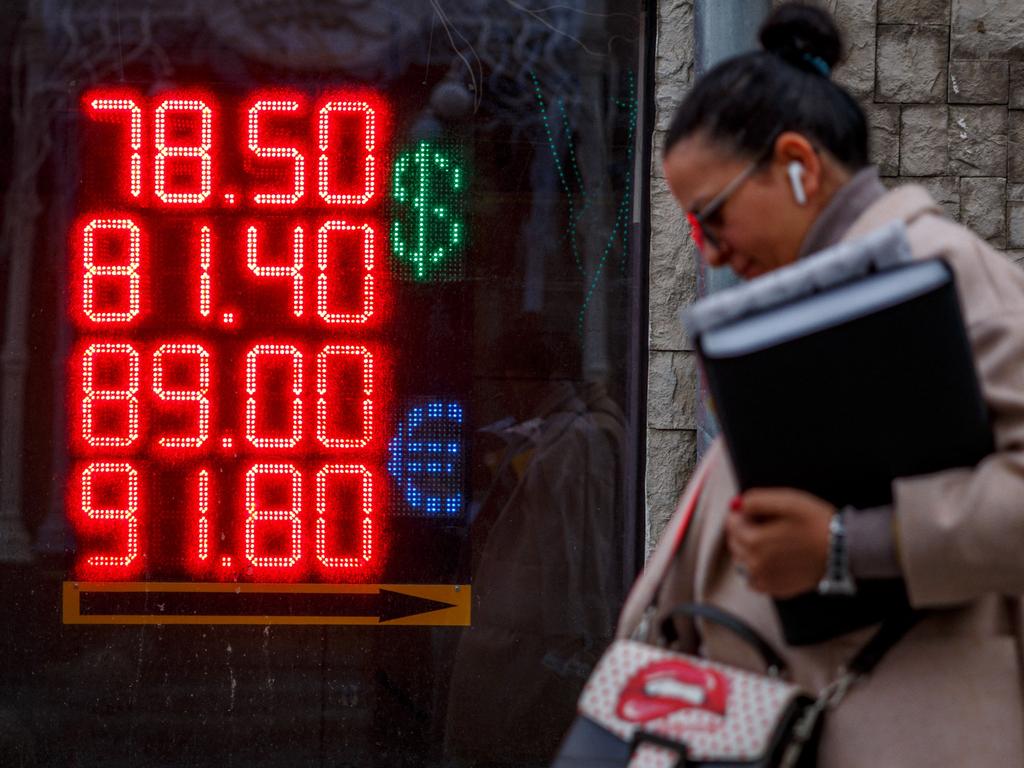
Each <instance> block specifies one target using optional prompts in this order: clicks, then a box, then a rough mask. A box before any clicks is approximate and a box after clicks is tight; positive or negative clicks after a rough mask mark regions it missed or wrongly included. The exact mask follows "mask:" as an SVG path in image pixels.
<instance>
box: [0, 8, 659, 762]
mask: <svg viewBox="0 0 1024 768" xmlns="http://www.w3.org/2000/svg"><path fill="white" fill-rule="evenodd" d="M645 14H646V11H643V10H642V4H641V3H640V2H638V0H608V1H607V2H603V3H596V4H595V3H591V2H583V1H582V0H576V1H572V2H568V3H559V4H541V3H536V2H530V3H513V2H497V1H491V2H488V0H460V1H459V2H427V1H422V2H420V1H419V0H417V1H415V2H413V1H410V2H402V3H394V2H387V1H386V0H365V1H364V2H347V1H342V0H337V1H336V2H298V3H288V4H283V3H279V2H269V0H256V1H249V2H241V1H240V0H239V1H238V2H218V3H192V2H184V3H157V2H142V1H138V0H136V1H135V2H123V1H122V2H110V1H109V0H94V1H91V2H77V1H76V2H72V0H50V1H49V2H43V3H25V4H19V5H18V6H17V8H15V10H14V23H13V24H12V26H11V27H10V31H9V32H5V33H4V36H3V37H2V39H0V46H2V48H0V61H2V67H3V71H2V72H0V76H2V80H3V82H4V83H11V84H12V86H11V87H10V89H9V90H5V91H4V92H3V100H4V110H3V114H4V117H3V118H2V123H0V135H2V137H3V138H4V139H5V145H6V146H7V147H9V148H10V149H9V151H8V152H6V153H4V155H5V156H4V160H3V164H2V165H0V178H2V180H3V185H2V186H3V188H4V189H5V190H7V192H6V199H5V208H4V214H3V216H4V218H3V234H2V238H3V239H2V246H0V248H2V250H0V253H2V258H3V262H2V281H3V282H2V285H0V289H2V290H3V291H4V302H5V313H4V317H3V318H2V320H0V322H2V325H0V330H2V333H3V345H2V356H3V359H2V361H0V362H2V370H3V401H2V408H3V411H2V419H0V430H2V434H0V471H2V477H0V479H2V484H0V494H2V504H0V570H2V571H3V573H4V575H5V583H6V589H5V590H4V591H3V595H2V597H0V604H2V606H3V616H4V621H3V630H2V631H0V647H2V656H0V658H2V661H0V693H2V697H0V699H2V702H3V703H2V704H0V754H3V755H15V756H16V758H15V764H18V761H19V760H21V761H22V762H23V763H25V764H44V765H98V764H104V765H109V766H118V765H125V766H129V765H132V766H135V765H175V766H207V765H209V766H214V765H216V766H223V765H226V764H235V763H237V764H252V765H289V766H290V765H311V764H320V765H352V766H401V765H408V766H486V765H495V766H513V765H515V766H522V765H545V764H546V763H547V761H548V759H549V758H550V756H551V753H552V750H553V749H554V748H555V746H556V745H557V742H558V740H559V738H560V736H561V734H562V733H563V732H564V730H565V728H566V727H567V725H568V723H569V722H570V720H571V718H572V716H573V714H574V710H575V701H576V698H577V696H578V694H579V690H580V688H581V686H582V684H583V682H584V681H585V680H586V678H587V676H588V674H589V672H590V670H591V668H592V666H593V664H594V663H595V662H596V660H597V658H598V657H599V656H600V654H601V652H602V650H603V649H604V647H605V646H606V645H607V643H608V642H609V640H610V637H611V632H612V629H613V625H614V621H615V618H616V615H617V612H618V609H619V607H620V606H621V603H622V600H623V598H624V591H625V589H626V587H627V586H628V584H629V583H630V581H631V580H632V576H633V574H634V573H635V569H636V567H637V563H636V549H637V547H636V541H637V539H636V531H637V529H638V525H639V521H638V515H639V514H640V510H638V508H637V485H638V481H637V476H638V460H639V457H638V455H637V449H636V446H637V445H639V440H638V439H637V434H638V429H639V428H640V427H642V425H640V424H638V423H637V422H636V415H637V414H638V413H640V412H641V406H642V401H641V398H642V390H641V388H640V387H639V386H638V383H637V382H639V381H641V379H642V377H641V376H640V375H639V373H638V371H639V370H640V369H639V365H640V361H641V360H642V350H641V349H640V348H639V347H638V344H637V342H638V341H643V340H644V338H645V334H644V333H642V332H641V331H640V330H639V329H641V327H642V326H641V323H642V322H643V320H642V318H643V317H644V316H645V312H644V311H643V308H642V305H641V300H642V299H641V297H642V296H643V290H642V286H641V285H640V284H639V283H638V281H637V279H636V276H637V275H642V274H644V268H643V263H644V260H645V258H646V255H645V252H646V246H645V244H644V243H642V242H641V241H640V238H639V233H640V231H641V211H642V204H641V200H640V197H639V191H640V190H641V189H642V186H643V184H644V181H645V179H644V173H643V172H639V171H638V169H642V168H645V167H646V160H645V159H644V158H642V157H638V153H640V151H641V147H642V142H641V141H640V139H639V137H641V136H642V135H643V129H644V127H643V125H641V116H642V115H643V114H644V108H643V104H642V96H641V94H642V93H643V91H644V88H643V78H644V71H643V67H642V56H643V53H642V51H643V39H642V38H643V33H644V29H645Z"/></svg>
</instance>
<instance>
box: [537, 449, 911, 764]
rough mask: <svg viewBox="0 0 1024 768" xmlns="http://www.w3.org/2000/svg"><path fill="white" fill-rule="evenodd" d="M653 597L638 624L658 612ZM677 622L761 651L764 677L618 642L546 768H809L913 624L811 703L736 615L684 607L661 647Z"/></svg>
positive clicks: (663, 632)
mask: <svg viewBox="0 0 1024 768" xmlns="http://www.w3.org/2000/svg"><path fill="white" fill-rule="evenodd" d="M707 472H708V468H707V466H705V468H704V472H703V474H702V475H701V476H700V477H698V478H697V479H696V480H695V488H694V491H693V492H692V493H691V494H690V498H689V499H688V502H687V504H686V507H685V509H684V510H683V518H682V524H681V527H680V531H679V532H678V534H677V536H676V540H675V544H674V548H675V552H674V554H673V556H676V555H678V552H679V550H680V549H681V548H682V545H683V542H684V540H685V536H686V529H687V528H688V527H689V521H690V520H691V519H692V517H693V513H694V511H695V509H696V506H697V500H698V498H699V497H700V493H701V486H702V485H703V481H704V478H705V477H706V475H707ZM658 591H659V590H655V593H654V597H653V599H652V601H651V603H650V605H649V606H648V609H647V611H646V613H645V622H644V624H646V622H647V619H649V617H650V616H652V615H653V614H654V611H655V610H656V606H657V602H658ZM677 616H689V617H693V618H699V619H703V620H705V621H711V622H714V623H716V624H719V625H721V626H722V627H725V628H726V629H728V630H731V631H732V632H733V633H734V634H736V635H737V636H738V637H740V638H741V639H743V640H744V641H746V642H747V643H748V644H750V645H751V646H753V647H754V648H755V649H756V650H757V651H758V653H759V654H760V656H761V658H762V659H763V660H764V663H765V667H766V668H767V669H768V672H769V674H768V675H762V674H758V673H754V672H749V671H747V670H743V669H740V668H738V667H732V666H729V665H726V664H720V663H717V662H713V661H709V660H707V659H702V658H700V657H699V656H693V655H690V654H684V653H679V652H676V651H672V650H670V649H668V648H666V647H662V646H657V645H651V644H648V643H642V642H638V641H636V640H617V641H615V642H614V643H613V644H612V645H611V647H610V648H609V649H608V650H607V651H606V652H605V654H604V656H602V657H601V660H600V662H599V663H598V665H597V668H596V669H595V670H594V673H593V674H592V675H591V676H590V679H589V680H588V681H587V684H586V686H585V687H584V689H583V693H582V695H581V696H580V700H579V706H578V715H577V717H576V720H575V721H574V722H573V724H572V726H571V727H570V729H569V731H568V733H567V734H566V736H565V738H564V739H563V741H562V744H561V747H560V748H559V751H558V754H557V756H556V757H555V759H554V762H553V763H552V765H551V768H684V767H689V768H701V767H703V766H706V767H707V768H712V766H714V768H813V766H815V765H816V764H817V749H818V740H819V738H820V735H821V727H822V723H823V720H822V717H823V715H824V714H825V711H826V710H827V709H829V708H831V707H834V706H836V705H837V704H839V702H840V701H841V700H842V698H843V697H844V696H845V695H846V692H847V690H848V689H849V687H850V686H851V685H852V684H854V683H855V682H856V681H857V680H858V679H859V678H860V677H862V676H863V675H866V674H868V673H869V672H870V671H871V670H872V669H873V668H874V667H875V665H876V664H877V663H878V662H879V661H881V659H882V656H884V655H885V653H886V652H887V651H888V650H889V649H890V648H891V647H892V646H893V645H895V644H896V643H897V642H898V641H899V639H900V638H901V637H903V635H904V634H906V632H907V631H908V630H909V629H910V628H911V627H912V626H913V625H914V623H916V621H917V618H918V617H917V615H916V614H914V613H911V614H909V615H902V616H898V617H894V618H891V619H887V620H886V621H885V622H883V623H882V625H881V626H880V627H879V629H878V631H877V632H876V633H875V634H874V635H873V636H872V638H871V639H870V640H869V641H868V642H867V644H866V645H865V646H864V647H863V648H861V650H860V651H859V652H858V653H857V655H856V656H854V658H853V659H852V660H851V661H850V662H849V663H848V664H847V665H846V668H845V671H843V673H842V674H841V675H840V676H839V677H837V678H836V679H835V680H834V681H833V682H832V683H830V684H829V685H828V686H826V687H825V689H824V690H822V691H821V692H820V694H819V695H818V696H817V698H813V697H811V696H808V695H807V694H806V693H805V692H804V691H803V690H802V689H800V688H799V687H798V686H796V685H794V684H792V683H790V682H787V681H786V680H785V679H784V677H783V676H784V674H785V671H786V664H785V661H784V660H783V659H782V658H781V657H780V656H779V654H778V653H776V652H775V650H774V649H773V648H772V647H771V645H770V644H769V643H768V642H767V641H766V640H764V638H762V637H761V636H760V635H759V634H758V633H757V632H756V631H755V630H754V629H753V628H752V627H750V626H749V625H747V624H746V623H745V622H743V621H742V620H741V619H739V618H738V617H736V616H734V615H732V614H730V613H727V612H726V611H723V610H721V609H720V608H717V607H715V606H712V605H706V604H696V603H684V604H682V605H679V606H677V607H676V608H675V609H673V610H672V611H671V612H669V613H668V614H667V615H666V616H665V617H664V618H663V620H662V622H661V625H660V627H659V629H660V636H661V638H662V639H663V642H665V643H666V644H667V643H668V642H672V641H674V640H675V638H676V632H675V623H674V620H675V618H676V617H677ZM641 627H643V625H641ZM638 634H639V635H640V636H644V635H645V634H646V633H645V632H644V631H643V629H640V631H639V632H638Z"/></svg>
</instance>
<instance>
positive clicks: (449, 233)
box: [391, 141, 465, 280]
mask: <svg viewBox="0 0 1024 768" xmlns="http://www.w3.org/2000/svg"><path fill="white" fill-rule="evenodd" d="M391 178H392V189H393V194H394V198H395V200H396V201H397V202H399V203H403V204H404V205H406V206H408V207H409V208H410V209H411V211H410V215H408V216H406V217H403V218H404V219H405V220H404V221H403V220H402V218H399V217H396V218H395V221H394V222H393V223H392V225H391V247H392V250H393V252H394V254H395V256H396V257H397V258H399V259H401V260H403V261H407V262H408V263H409V265H410V266H411V267H412V271H413V276H414V277H415V278H416V279H417V280H425V279H427V278H428V277H429V275H430V273H431V272H433V271H436V270H438V269H439V268H441V267H442V266H444V265H445V264H446V263H447V262H448V261H450V259H451V258H452V256H453V255H454V254H455V253H456V252H457V251H458V249H459V247H460V246H461V245H462V241H463V237H464V232H465V223H464V222H463V221H462V220H461V219H460V218H459V216H458V215H456V214H455V213H454V212H453V208H454V209H455V210H458V207H459V206H458V203H459V202H460V197H461V192H462V186H463V173H462V168H461V167H460V166H459V165H458V164H456V163H455V162H454V160H452V158H451V157H449V156H448V155H447V154H445V153H444V152H441V151H439V150H438V149H436V148H434V147H433V146H431V144H430V142H427V141H421V142H420V143H419V144H417V145H416V147H415V149H411V150H408V151H406V152H403V153H402V154H400V155H399V156H398V162H396V163H395V169H394V173H393V174H392V177H391Z"/></svg>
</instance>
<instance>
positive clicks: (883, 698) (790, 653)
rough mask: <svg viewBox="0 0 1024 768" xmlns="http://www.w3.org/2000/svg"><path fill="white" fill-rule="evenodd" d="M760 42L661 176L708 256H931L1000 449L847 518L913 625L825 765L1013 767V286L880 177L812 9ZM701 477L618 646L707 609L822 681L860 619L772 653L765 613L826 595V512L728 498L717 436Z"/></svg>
mask: <svg viewBox="0 0 1024 768" xmlns="http://www.w3.org/2000/svg"><path fill="white" fill-rule="evenodd" d="M761 42H762V46H763V48H764V50H762V51H758V52H755V53H750V54H746V55H743V56H740V57H737V58H735V59H732V60H730V61H727V62H725V63H723V64H721V65H719V66H718V67H716V68H715V69H713V70H712V71H711V72H709V73H708V74H707V75H706V76H705V77H704V78H703V79H702V80H701V81H700V82H698V83H697V85H696V86H695V88H694V89H693V91H692V92H691V93H690V94H689V96H688V97H687V99H686V100H685V102H684V103H683V104H682V106H681V107H680V109H679V112H678V113H677V115H676V116H675V119H674V121H673V123H672V125H671V127H670V130H669V133H668V136H667V141H666V150H665V156H664V167H665V175H666V178H667V180H668V183H669V186H670V187H671V189H672V192H673V194H674V195H675V197H676V199H677V200H678V202H679V204H680V206H681V208H682V209H683V211H685V212H686V213H687V214H688V216H689V218H690V221H691V226H692V227H693V234H694V238H695V240H696V241H697V243H698V246H699V247H700V249H701V251H702V253H703V256H704V258H706V259H707V261H708V263H709V264H711V265H712V266H729V267H730V268H732V269H733V270H734V271H735V272H736V273H737V274H739V275H740V276H741V277H743V278H748V279H749V278H755V277H757V276H758V275H761V274H763V273H765V272H768V271H771V270H773V269H776V268H778V267H782V266H784V265H786V264H789V263H792V262H793V261H795V260H797V259H799V258H801V257H803V256H806V255H807V254H810V253H813V252H815V251H818V250H820V249H822V248H825V247H828V246H830V245H834V244H835V243H837V242H840V241H843V240H849V239H855V238H857V237H859V236H862V235H864V234H865V233H867V232H870V231H871V230H874V229H876V228H878V227H880V226H883V225H885V224H887V223H889V222H891V221H893V220H901V221H904V222H905V223H906V224H907V227H908V229H909V239H910V244H911V249H912V251H913V253H914V255H915V257H916V258H929V257H942V258H944V259H946V261H947V262H948V263H949V265H950V266H951V267H952V269H953V272H954V274H955V278H956V283H957V288H958V291H959V293H960V298H961V303H962V306H963V311H964V319H965V323H966V325H967V328H968V335H969V338H970V342H971V345H972V349H973V352H974V357H975V362H976V365H977V368H978V371H979V375H980V377H981V379H982V388H983V392H984V396H985V398H986V402H987V404H988V406H989V408H990V411H991V414H992V418H993V429H994V433H995V441H996V446H997V448H996V452H995V453H994V454H993V455H991V456H990V457H989V458H987V459H986V460H985V461H983V462H982V463H981V464H979V465H978V466H977V467H975V468H974V469H955V470H950V471H945V472H939V473H936V474H933V475H929V476H925V477H910V478H902V479H899V480H896V481H895V482H894V483H893V503H892V505H891V506H890V507H885V508H881V509H873V510H861V511H857V512H855V513H852V514H843V515H842V517H841V518H840V519H841V520H842V521H843V522H844V523H845V527H846V546H847V548H848V554H849V567H850V571H851V572H852V576H853V577H854V579H856V580H857V581H860V582H863V581H865V580H868V579H875V578H891V577H896V578H902V579H903V580H904V583H905V586H906V589H907V592H908V594H909V597H910V601H911V603H912V605H913V606H914V607H915V608H920V609H926V614H925V617H924V618H923V619H922V620H921V621H919V622H918V623H917V624H916V625H915V626H914V627H913V628H912V629H911V630H910V631H909V633H908V634H907V635H906V636H905V637H904V638H903V639H902V640H901V641H900V642H899V643H898V644H897V645H896V646H895V647H894V648H892V649H891V650H890V651H889V652H888V654H887V655H886V656H885V657H884V658H883V660H882V661H881V663H880V664H879V666H878V667H877V668H876V669H875V671H874V672H873V673H872V674H871V675H870V676H869V677H868V678H866V679H864V680H861V681H860V682H859V683H857V685H856V686H855V687H854V688H852V689H851V690H850V692H849V693H848V695H847V696H846V697H845V699H844V700H843V701H842V702H841V703H840V704H839V705H838V706H837V707H836V708H835V709H834V710H832V711H831V712H830V713H829V715H828V717H827V719H826V724H825V731H824V733H823V739H822V745H821V752H820V755H821V759H820V764H821V765H822V766H826V767H827V768H836V767H844V768H845V767H846V766H849V767H851V768H853V767H857V768H861V767H863V766H884V767H885V768H899V767H900V766H915V768H916V767H917V766H931V765H935V766H939V765H941V766H1008V765H1024V705H1022V699H1024V695H1022V676H1021V671H1022V664H1021V661H1022V651H1021V637H1022V625H1021V605H1022V603H1021V599H1020V595H1021V594H1022V593H1024V546H1022V545H1024V274H1022V273H1021V272H1020V271H1019V270H1018V269H1017V268H1016V267H1014V266H1012V265H1011V264H1010V263H1009V262H1008V261H1007V260H1006V259H1005V258H1004V257H1002V256H1001V255H999V254H998V253H996V252H994V251H993V250H992V249H991V248H989V247H988V246H987V245H986V244H985V243H984V242H982V241H981V240H979V239H978V238H977V237H975V236H974V235H973V234H971V233H970V232H969V231H967V230H965V229H964V228H962V227H960V226H958V225H956V224H954V223H953V222H951V221H949V220H947V219H946V218H944V217H943V215H942V211H941V209H940V208H939V206H938V205H937V204H936V203H935V202H934V201H933V200H932V199H931V198H930V197H929V196H928V194H927V193H926V192H925V191H924V190H922V189H920V188H918V187H913V186H908V187H903V188H900V189H897V190H894V191H891V192H887V191H886V190H885V188H884V187H883V186H882V185H881V184H880V182H879V180H878V176H877V173H876V171H875V170H874V169H873V168H871V167H869V165H868V159H867V127H866V122H865V118H864V115H863V113H862V111H861V110H860V108H859V107H858V106H857V104H856V102H855V101H854V100H853V99H852V98H851V97H850V96H849V95H848V94H847V93H846V92H845V91H843V90H842V89H841V88H839V87H838V86H836V85H835V84H834V83H832V81H831V79H830V72H831V68H832V67H833V66H834V65H835V64H836V62H837V61H838V59H839V53H840V50H841V47H840V40H839V35H838V32H837V30H836V28H835V25H834V23H833V21H832V20H831V18H830V17H829V16H828V15H827V14H826V13H824V12H823V11H820V10H818V9H815V8H811V7H806V6H801V5H794V4H787V5H784V6H781V7H780V8H778V9H777V10H776V12H775V13H774V14H773V15H772V16H771V18H770V19H769V20H768V21H767V22H766V24H765V26H764V27H763V29H762V32H761ZM701 475H703V476H704V484H703V487H702V489H701V490H699V491H698V490H697V489H695V488H690V489H689V490H688V493H687V495H688V496H689V495H693V494H696V493H698V492H699V501H698V504H697V507H696V512H695V514H694V516H693V518H692V521H691V523H690V525H689V529H688V531H687V533H686V538H685V540H684V545H683V547H682V549H681V551H680V554H679V556H678V557H675V558H673V557H672V551H673V549H674V544H675V541H676V538H677V534H678V532H679V530H680V528H681V526H682V521H681V520H680V519H679V517H680V514H679V513H677V516H676V518H674V519H673V521H672V523H670V525H669V528H668V530H667V531H666V532H665V535H664V537H663V540H662V542H661V544H660V545H659V547H658V549H657V550H656V551H655V553H654V555H653V556H652V558H651V561H650V563H649V564H648V567H647V569H646V571H645V573H644V574H643V576H642V577H641V578H640V580H639V581H638V582H637V585H636V586H635V588H634V590H633V593H632V594H631V596H630V598H629V601H628V602H627V605H626V607H625V609H624V611H623V614H622V617H621V622H620V627H619V634H620V635H622V636H625V635H629V634H631V633H632V632H633V631H634V630H635V629H636V627H637V626H638V624H639V623H640V618H641V614H642V613H643V611H644V608H645V607H646V606H647V605H649V604H650V603H651V601H652V600H654V599H655V598H656V600H657V606H658V609H659V610H660V611H661V612H662V613H664V612H665V611H667V610H668V609H669V608H670V607H671V606H673V605H677V604H679V603H681V602H687V601H696V602H704V603H711V604H714V605H716V606H719V607H721V608H724V609H726V610H727V611H731V612H733V613H735V614H737V615H739V616H740V617H742V618H743V619H745V620H746V621H747V622H748V623H749V624H751V625H752V626H753V627H754V628H755V629H757V630H758V631H759V632H760V633H761V634H762V635H763V636H764V637H765V638H766V639H768V640H769V642H771V643H772V644H773V645H774V646H775V647H776V649H778V650H779V651H780V652H781V654H782V655H783V656H784V657H785V658H786V659H787V661H788V662H789V665H790V670H791V673H792V677H793V678H794V679H795V680H796V681H797V682H798V683H800V684H802V685H804V686H805V687H806V688H807V689H808V690H809V691H813V692H816V691H819V690H821V688H822V687H823V686H825V685H826V684H827V683H828V682H829V681H831V680H833V679H835V678H836V677H837V676H838V670H839V668H840V667H841V666H842V665H843V664H844V663H845V662H847V661H848V660H849V659H850V658H851V656H852V655H853V654H855V653H856V651H857V650H859V649H860V648H861V647H862V646H863V645H864V643H865V642H866V641H867V639H868V638H869V637H870V636H871V635H872V633H873V632H874V628H865V629H863V630H858V631H856V632H852V633H849V634H846V635H841V636H839V637H837V638H835V639H832V640H829V641H826V642H823V643H819V644H816V645H809V646H800V647H793V646H786V645H785V643H784V641H783V639H782V634H781V631H780V628H779V625H778V620H777V618H776V614H775V611H774V609H773V604H772V600H773V598H785V597H790V596H793V595H797V594H802V593H806V592H812V591H814V590H815V589H816V588H817V587H818V585H819V582H820V581H821V580H822V579H823V577H825V575H826V564H827V563H828V560H829V553H830V546H831V544H832V542H830V523H831V522H832V518H833V516H834V515H836V514H837V510H836V509H835V508H834V507H833V506H832V505H831V504H829V503H827V502H825V501H823V500H821V499H818V498H815V497H813V496H811V495H809V494H806V493H803V492H800V491H797V490H793V489H785V488H767V489H753V490H749V491H747V492H746V493H743V494H742V495H738V489H737V486H736V482H735V479H734V477H733V473H732V470H731V467H730V465H729V459H728V455H727V453H726V452H725V450H724V448H723V446H722V444H721V442H720V441H719V442H717V443H716V444H715V445H714V446H713V447H712V448H711V450H709V451H708V454H707V456H706V457H705V459H704V461H703V463H702V466H701V468H700V469H698V472H697V474H696V475H695V477H699V476H701ZM682 507H683V505H682V504H681V505H680V508H682ZM658 585H662V587H661V588H660V593H659V592H658ZM657 624H658V622H652V625H651V626H657ZM678 630H679V636H680V641H679V643H680V647H681V649H682V650H686V651H689V652H698V651H699V652H700V653H702V654H703V655H705V656H707V657H709V658H711V659H715V660H717V661H722V662H725V663H729V664H735V665H738V666H742V667H746V668H749V669H758V668H759V665H760V662H759V660H758V658H757V657H756V656H755V655H754V653H753V652H752V651H751V650H750V649H749V648H748V647H747V646H746V645H744V644H743V643H742V642H740V641H738V640H736V639H735V638H734V637H733V636H732V635H731V634H729V633H728V632H727V631H725V630H722V629H720V628H718V627H717V626H714V625H710V624H707V623H704V622H700V623H699V624H697V625H694V624H692V623H689V622H686V621H682V620H681V621H680V622H679V623H678Z"/></svg>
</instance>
